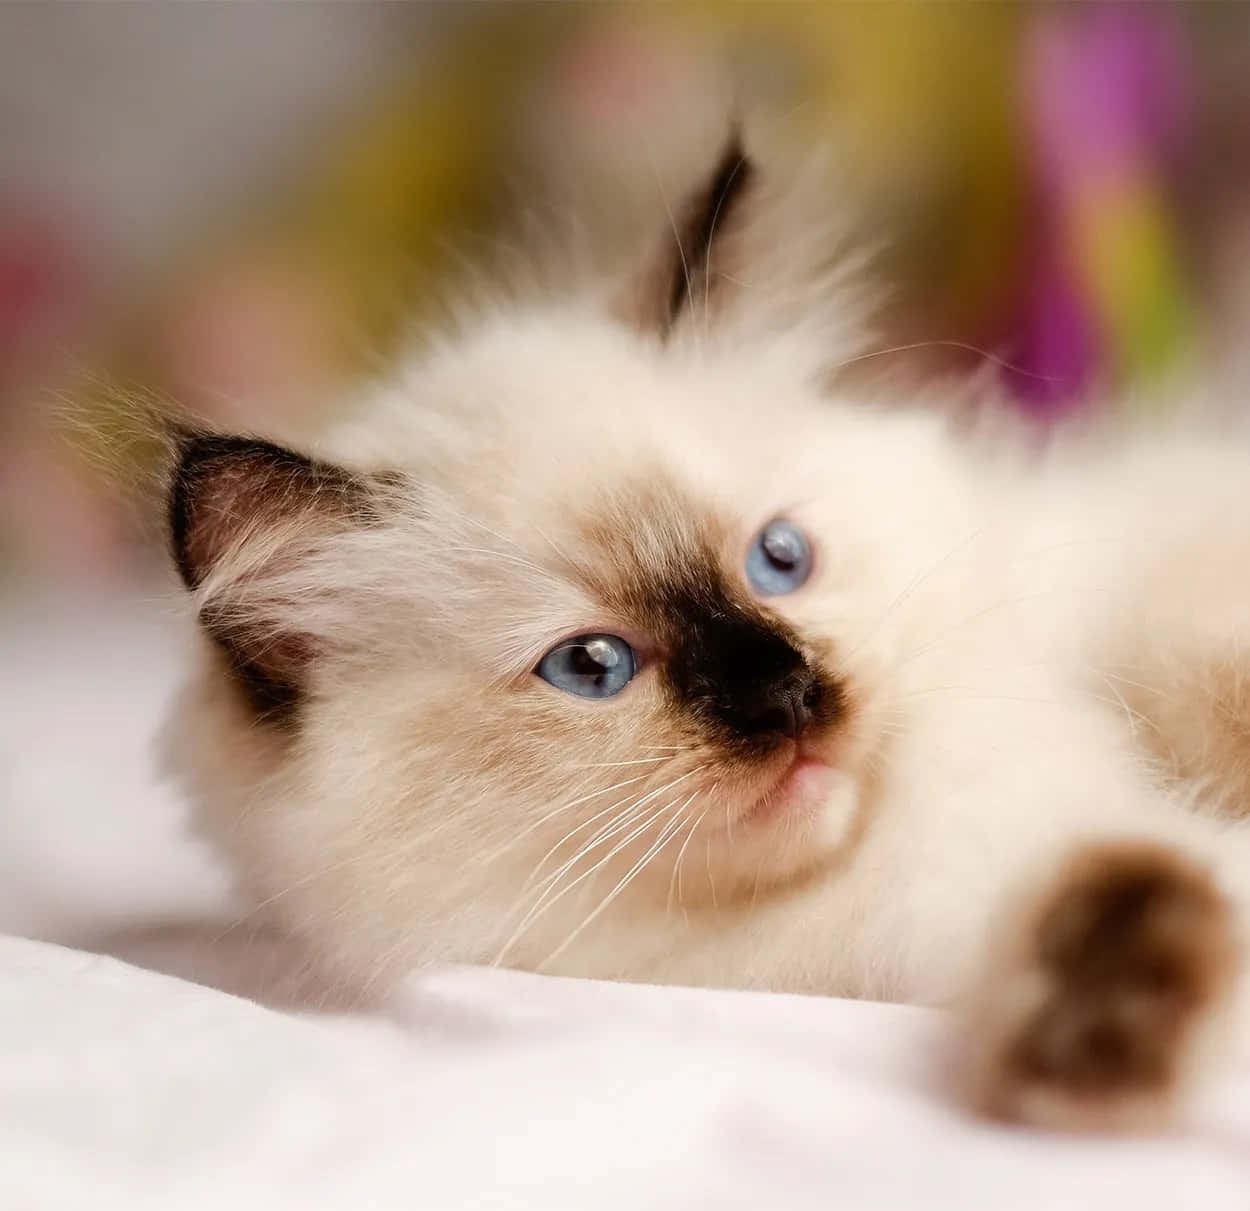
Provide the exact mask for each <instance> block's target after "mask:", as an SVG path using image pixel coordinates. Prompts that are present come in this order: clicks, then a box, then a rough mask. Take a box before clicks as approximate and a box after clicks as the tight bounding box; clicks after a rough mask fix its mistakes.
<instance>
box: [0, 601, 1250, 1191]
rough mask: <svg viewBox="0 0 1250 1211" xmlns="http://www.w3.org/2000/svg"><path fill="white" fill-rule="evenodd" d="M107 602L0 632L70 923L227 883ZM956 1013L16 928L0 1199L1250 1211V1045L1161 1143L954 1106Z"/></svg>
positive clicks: (36, 891)
mask: <svg viewBox="0 0 1250 1211" xmlns="http://www.w3.org/2000/svg"><path fill="white" fill-rule="evenodd" d="M88 617H89V619H90V627H91V633H90V634H89V635H88V633H87V630H86V625H87V618H88ZM109 617H110V616H109V615H108V613H107V612H106V611H102V610H101V608H100V607H99V606H98V605H92V607H91V609H90V612H89V615H85V616H71V617H59V618H58V617H49V616H48V615H47V614H46V612H42V611H41V612H28V613H26V614H25V615H24V617H23V619H22V620H21V621H20V625H18V624H16V623H14V622H13V621H12V620H10V621H9V623H8V624H7V625H6V626H5V627H4V629H3V632H2V634H3V642H0V649H2V650H0V655H3V657H4V660H5V663H4V667H5V668H6V671H7V670H11V669H12V670H16V671H17V675H18V681H16V682H13V683H12V684H14V685H15V686H19V687H20V692H19V693H6V695H5V696H4V697H5V701H4V703H3V704H2V705H0V733H2V734H0V743H2V744H3V747H2V748H0V791H2V793H3V796H4V799H3V811H4V815H3V817H0V819H2V820H3V832H2V833H0V876H2V878H3V882H2V883H0V928H3V929H6V930H8V931H9V932H10V933H15V932H24V933H27V934H37V935H39V936H41V937H44V938H59V939H61V940H68V941H73V940H74V938H75V937H76V936H77V937H79V938H81V937H85V936H87V935H88V934H89V932H90V931H91V930H92V929H94V928H98V927H100V926H101V925H102V924H107V925H109V926H116V925H121V924H134V923H136V922H142V921H144V920H152V919H157V917H158V916H159V915H160V914H161V913H164V912H166V911H173V910H175V909H176V910H177V911H179V912H182V913H186V912H189V911H191V910H195V911H206V910H207V908H208V907H209V906H210V905H213V904H215V903H216V902H218V900H219V898H220V896H221V894H222V886H223V885H222V880H221V876H220V873H219V872H218V871H216V870H214V869H213V868H212V866H211V863H209V862H208V861H207V859H206V858H205V856H204V855H203V854H202V853H200V852H199V851H198V850H197V849H196V848H195V847H194V845H192V844H191V843H190V842H189V841H187V840H186V839H185V838H183V837H182V836H181V835H180V834H179V831H178V827H179V819H178V811H179V807H178V804H177V803H176V801H174V800H173V799H172V798H171V797H170V796H169V795H168V793H167V792H165V791H161V790H160V789H159V788H157V787H156V786H154V784H153V782H152V780H151V777H150V775H149V774H148V772H147V756H146V754H145V752H144V749H143V745H142V742H143V740H144V739H145V736H146V734H147V733H148V732H149V731H150V730H151V727H152V725H153V722H154V720H155V718H156V716H157V714H158V713H159V710H160V708H161V705H162V703H163V700H164V698H165V697H166V695H167V693H168V690H169V677H170V672H169V670H170V669H171V668H172V667H173V663H172V659H171V657H170V651H171V645H170V642H169V632H168V629H167V628H164V627H161V626H153V624H152V623H151V621H150V620H144V619H135V618H134V617H131V618H129V620H127V621H123V620H122V619H120V618H118V619H115V620H114V621H112V622H111V623H110V624H109V629H108V630H107V631H106V632H105V633H104V634H103V635H102V631H101V628H102V624H104V623H107V622H108V620H109ZM7 681H8V677H7V675H6V682H7ZM942 1025H943V1023H942V1021H941V1019H940V1017H939V1016H938V1015H934V1014H930V1013H928V1012H925V1011H922V1010H916V1009H909V1008H903V1007H898V1006H882V1005H871V1004H865V1003H856V1002H847V1001H834V1000H824V999H818V998H801V997H784V996H766V995H760V994H747V993H720V992H704V991H692V990H684V989H666V988H644V987H629V986H623V985H612V984H596V983H590V982H582V981H568V980H550V979H541V978H538V977H533V976H525V975H519V974H515V973H508V972H497V971H480V970H473V969H454V970H448V971H438V972H430V973H426V974H424V975H422V976H420V977H416V978H414V979H413V980H412V981H411V983H410V984H409V986H407V987H406V988H404V989H403V990H402V991H401V992H400V994H399V995H397V996H396V997H395V998H394V1000H393V1001H392V1002H391V1003H390V1004H389V1005H388V1006H387V1007H386V1008H385V1010H383V1011H378V1012H374V1013H371V1014H368V1015H366V1014H357V1015H354V1016H348V1015H336V1016H330V1015H316V1014H312V1013H279V1012H276V1011H274V1010H270V1009H265V1008H262V1007H261V1006H259V1005H257V1004H255V1003H253V1002H250V1001H247V1000H243V999H239V998H236V997H232V996H228V995H226V994H225V993H222V992H218V991H215V990H213V989H210V988H207V987H204V986H202V985H200V984H196V983H190V982H186V981H183V980H177V979H173V978H170V977H168V976H161V975H156V974H153V973H151V972H147V971H143V970H140V969H138V968H136V967H132V966H127V965H126V964H123V963H120V962H118V961H116V960H114V959H110V958H104V957H101V956H98V955H94V954H91V953H88V952H86V951H84V950H82V949H72V948H69V947H63V946H58V945H54V944H51V943H48V942H36V941H30V940H19V939H17V938H5V939H0V1208H3V1209H4V1211H27V1209H31V1211H35V1209H39V1211H45V1209H55V1208H62V1207H65V1208H90V1209H91V1211H99V1209H106V1208H112V1207H119V1208H121V1207H124V1208H126V1209H127V1211H143V1209H146V1208H149V1207H151V1208H160V1211H178V1209H180V1208H184V1207H187V1208H198V1207H214V1208H250V1207H260V1208H265V1209H266V1211H277V1209H280V1208H287V1207H290V1208H293V1209H294V1208H299V1209H300V1211H313V1209H315V1208H321V1207H327V1208H329V1207H334V1208H346V1209H350V1211H356V1209H363V1208H374V1207H381V1208H390V1207H395V1208H401V1207H402V1208H458V1207H509V1208H512V1207H516V1208H521V1207H524V1208H534V1209H535V1211H560V1209H562V1208H578V1209H582V1208H585V1209H593V1208H605V1209H610V1208H615V1207H622V1208H624V1207H628V1208H630V1209H631V1211H638V1209H639V1208H692V1209H693V1208H705V1207H715V1208H733V1207H743V1208H747V1207H749V1208H752V1211H763V1209H769V1211H771V1209H772V1208H806V1207H813V1208H814V1207H820V1208H837V1209H839V1211H853V1209H857V1208H874V1209H877V1208H911V1207H925V1208H931V1207H941V1208H945V1207H949V1208H952V1209H956V1208H957V1209H958V1211H975V1209H978V1208H993V1209H995V1211H998V1209H1000V1208H1001V1209H1006V1208H1010V1209H1013V1211H1015V1209H1018V1211H1030V1209H1034V1208H1036V1209H1039V1211H1040V1209H1042V1208H1065V1209H1066V1208H1074V1207H1098V1208H1105V1207H1117V1206H1121V1205H1123V1206H1125V1207H1132V1208H1134V1211H1150V1209H1153V1208H1159V1209H1160V1211H1162V1209H1164V1208H1168V1209H1169V1211H1171V1209H1172V1208H1176V1207H1194V1208H1201V1209H1202V1211H1222V1209H1224V1208H1228V1209H1229V1211H1232V1209H1234V1208H1235V1209H1236V1211H1246V1208H1247V1207H1250V1068H1242V1069H1240V1070H1238V1071H1234V1072H1230V1073H1228V1074H1227V1081H1226V1082H1224V1083H1223V1084H1222V1085H1221V1087H1220V1088H1219V1089H1217V1090H1215V1091H1213V1093H1212V1096H1211V1097H1210V1098H1209V1099H1208V1100H1207V1101H1206V1102H1205V1103H1204V1104H1203V1105H1202V1106H1201V1107H1199V1108H1198V1110H1197V1111H1196V1113H1195V1115H1194V1117H1193V1120H1192V1122H1191V1123H1190V1124H1189V1125H1188V1126H1186V1127H1184V1128H1178V1129H1177V1130H1175V1131H1174V1132H1172V1133H1170V1134H1169V1135H1168V1136H1166V1137H1162V1138H1158V1139H1153V1140H1111V1141H1109V1140H1088V1139H1075V1138H1062V1137H1056V1136H1047V1135H1042V1134H1033V1133H1028V1132H1023V1131H1014V1130H1009V1129H1005V1128H999V1127H994V1126H990V1125H985V1124H981V1123H977V1122H974V1121H971V1120H969V1119H968V1118H967V1117H965V1116H964V1115H962V1114H961V1113H960V1112H959V1111H958V1110H957V1109H956V1108H954V1107H952V1106H951V1104H950V1103H949V1101H948V1099H947V1098H946V1096H945V1093H944V1085H943V1079H942V1071H941V1065H942V1057H943V1055H944V1050H943V1046H942V1040H943V1032H942Z"/></svg>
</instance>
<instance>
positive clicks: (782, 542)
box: [746, 520, 812, 597]
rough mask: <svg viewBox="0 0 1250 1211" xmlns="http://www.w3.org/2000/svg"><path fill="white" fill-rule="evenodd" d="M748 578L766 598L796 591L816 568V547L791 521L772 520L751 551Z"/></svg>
mask: <svg viewBox="0 0 1250 1211" xmlns="http://www.w3.org/2000/svg"><path fill="white" fill-rule="evenodd" d="M746 571H747V580H749V581H750V582H751V587H752V588H753V589H754V590H755V591H756V592H757V593H762V594H763V595H764V596H765V597H779V596H781V594H783V593H793V592H794V590H795V589H797V588H799V587H801V586H802V584H803V582H804V581H806V580H807V578H808V576H809V575H810V574H811V571H812V548H811V545H810V544H809V543H808V541H807V539H806V537H804V534H803V531H802V530H800V529H799V528H798V527H797V526H795V525H791V524H790V522H788V521H780V520H779V521H770V522H769V523H768V525H766V526H765V527H764V528H763V529H762V530H761V531H760V532H759V533H758V534H757V535H756V536H755V541H754V542H753V543H752V544H751V549H750V550H749V551H748V552H747V568H746Z"/></svg>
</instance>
